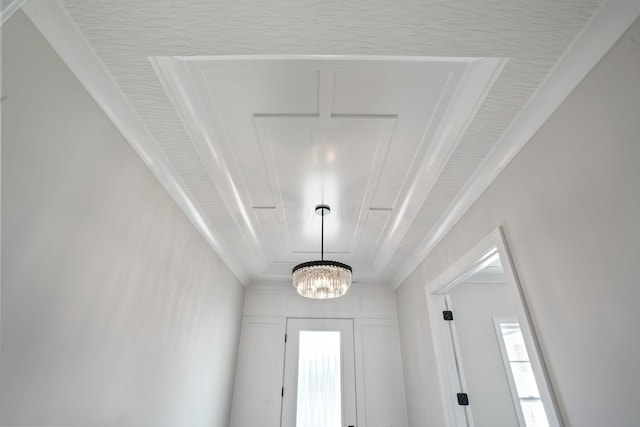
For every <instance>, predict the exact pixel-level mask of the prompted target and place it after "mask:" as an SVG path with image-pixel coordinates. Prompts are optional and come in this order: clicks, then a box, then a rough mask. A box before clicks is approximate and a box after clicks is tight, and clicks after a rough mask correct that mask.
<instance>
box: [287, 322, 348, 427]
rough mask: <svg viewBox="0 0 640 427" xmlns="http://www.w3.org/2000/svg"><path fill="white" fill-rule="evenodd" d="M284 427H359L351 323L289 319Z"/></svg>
mask: <svg viewBox="0 0 640 427" xmlns="http://www.w3.org/2000/svg"><path fill="white" fill-rule="evenodd" d="M281 426H282V427H349V426H356V386H355V366H354V350H353V320H352V319H294V318H290V319H287V343H286V350H285V363H284V380H283V396H282V420H281Z"/></svg>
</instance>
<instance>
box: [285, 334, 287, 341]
mask: <svg viewBox="0 0 640 427" xmlns="http://www.w3.org/2000/svg"><path fill="white" fill-rule="evenodd" d="M284 342H287V334H284Z"/></svg>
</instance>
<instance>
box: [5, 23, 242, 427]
mask: <svg viewBox="0 0 640 427" xmlns="http://www.w3.org/2000/svg"><path fill="white" fill-rule="evenodd" d="M2 32H3V49H2V53H3V56H4V57H3V61H2V63H3V67H4V68H3V70H2V77H3V88H4V95H5V96H6V99H5V101H4V102H3V105H2V115H3V117H2V122H3V127H2V324H1V333H2V354H1V361H0V425H68V426H71V425H96V426H97V425H109V426H116V425H154V426H160V425H170V426H187V425H188V426H198V425H203V426H204V425H207V426H225V425H228V422H229V417H230V408H231V397H232V390H233V378H234V370H235V363H236V355H237V346H238V342H239V329H240V324H241V319H242V317H241V316H242V306H243V298H244V288H243V287H242V285H241V284H240V283H239V282H238V280H237V279H236V278H235V277H234V276H233V275H232V274H231V272H230V271H229V270H228V269H227V268H226V266H225V265H224V264H223V263H222V261H221V260H220V258H219V257H218V256H217V255H216V254H215V253H214V252H213V250H212V249H211V248H210V247H209V246H208V245H207V243H206V242H205V241H204V240H203V239H202V237H201V236H200V235H199V234H198V232H197V231H196V230H195V228H194V227H193V226H192V224H191V223H190V222H189V221H188V219H187V218H186V217H185V216H184V215H183V213H182V212H181V211H180V210H179V209H178V207H177V206H176V205H175V203H174V202H173V201H172V199H171V198H170V197H169V196H168V194H167V193H166V191H165V190H164V189H163V188H162V186H161V185H160V184H159V183H158V182H157V180H156V179H155V178H154V177H153V175H152V174H151V173H150V172H149V170H148V169H147V168H146V167H145V165H144V164H143V162H142V161H141V160H140V159H139V158H138V157H137V155H136V154H135V153H134V152H133V151H132V149H131V148H130V147H129V145H128V144H127V142H126V141H125V140H124V139H123V137H122V136H121V135H120V134H119V133H118V131H117V130H116V129H115V128H114V126H113V125H112V124H111V123H110V122H109V120H108V119H107V117H106V116H105V114H104V113H103V112H102V111H101V110H100V109H99V107H98V106H97V105H96V104H95V103H94V102H93V100H92V99H91V97H90V96H89V94H88V93H87V92H86V91H85V90H84V89H83V88H82V86H81V85H80V84H79V83H78V82H77V81H76V79H75V78H74V77H73V75H72V74H71V73H70V71H69V70H68V69H67V68H66V67H65V65H64V64H63V63H62V62H61V60H60V59H59V58H58V57H57V56H56V54H55V53H54V52H53V51H52V49H51V48H50V47H49V46H48V45H47V43H46V42H45V40H44V39H43V38H42V37H41V35H40V34H39V33H37V31H36V30H35V29H34V27H33V26H32V25H31V23H30V22H29V21H28V19H27V18H26V17H25V16H24V15H23V14H22V13H21V12H17V13H16V14H15V15H14V16H12V17H11V18H10V19H9V21H7V22H6V23H5V24H4V25H3V27H2Z"/></svg>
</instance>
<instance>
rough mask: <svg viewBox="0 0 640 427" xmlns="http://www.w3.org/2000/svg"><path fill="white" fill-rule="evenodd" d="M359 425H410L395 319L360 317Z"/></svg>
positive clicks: (357, 324) (357, 334) (357, 333)
mask: <svg viewBox="0 0 640 427" xmlns="http://www.w3.org/2000/svg"><path fill="white" fill-rule="evenodd" d="M354 324H355V341H356V361H357V365H356V370H357V371H356V378H357V381H358V382H357V387H358V409H359V412H358V423H359V424H358V425H360V426H369V427H379V426H382V427H388V426H392V427H398V426H407V425H408V424H407V413H406V406H405V399H404V383H403V382H402V381H401V380H400V378H401V376H402V360H401V357H400V342H399V338H398V324H397V321H396V320H395V319H356V320H355V323H354Z"/></svg>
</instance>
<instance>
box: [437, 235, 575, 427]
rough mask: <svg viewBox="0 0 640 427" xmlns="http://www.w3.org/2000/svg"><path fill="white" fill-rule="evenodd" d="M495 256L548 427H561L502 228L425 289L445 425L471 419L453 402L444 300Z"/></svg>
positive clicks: (456, 426) (457, 426)
mask: <svg viewBox="0 0 640 427" xmlns="http://www.w3.org/2000/svg"><path fill="white" fill-rule="evenodd" d="M498 255H499V256H500V261H501V263H502V267H503V269H504V276H505V279H506V285H507V289H509V291H510V292H511V294H512V296H513V298H512V299H513V302H514V308H515V312H516V316H517V318H518V320H519V323H520V328H521V331H522V335H523V337H524V341H525V344H526V346H527V351H528V353H529V358H530V360H531V366H532V369H533V372H534V375H535V378H536V382H537V383H538V388H539V390H540V395H541V398H542V402H543V404H544V407H545V411H546V413H547V417H548V418H549V425H550V427H563V426H564V423H563V422H562V419H561V417H560V411H559V408H558V404H557V401H556V400H555V398H554V396H553V393H552V390H551V387H550V381H549V376H548V373H547V370H546V368H545V366H544V363H543V359H542V355H541V353H540V350H539V346H538V342H537V339H536V337H535V334H534V331H533V329H532V327H531V318H530V315H529V312H528V310H527V308H526V304H525V299H524V295H523V293H522V287H521V286H520V282H519V280H518V277H517V275H516V272H515V269H514V267H513V261H512V259H511V255H510V253H509V250H508V248H507V244H506V240H505V238H504V233H503V231H502V228H501V227H499V228H497V229H495V230H494V231H493V232H491V234H489V235H488V236H487V237H485V238H484V239H483V240H482V241H480V242H479V243H478V244H476V245H475V246H474V247H473V248H472V249H471V250H470V251H469V252H467V253H466V254H465V255H464V256H463V257H461V258H460V259H459V260H458V261H456V262H455V263H453V264H452V265H451V267H449V268H448V269H447V270H445V271H444V272H443V273H442V274H441V275H440V276H438V277H437V278H436V279H435V280H433V281H432V282H431V283H429V284H427V286H425V293H426V297H427V307H428V310H429V320H430V322H429V323H430V326H431V333H432V339H433V346H434V350H435V356H436V365H437V368H438V378H439V383H440V391H441V394H442V396H443V397H444V398H443V405H444V412H445V414H446V418H447V423H448V424H447V425H448V426H450V427H463V426H464V427H467V426H470V425H472V424H469V422H468V421H467V419H470V418H471V416H470V411H469V410H468V409H465V407H462V406H458V405H457V402H455V401H454V397H455V396H456V393H459V392H460V391H461V390H459V389H458V387H459V384H460V377H459V375H458V369H457V367H456V363H455V349H454V347H453V343H452V341H451V339H450V338H448V337H447V334H449V331H448V330H447V328H448V327H450V326H449V325H447V322H446V321H444V320H443V318H442V307H443V301H444V298H445V297H446V294H447V292H448V291H449V290H451V288H453V287H454V286H455V285H457V284H458V283H461V282H462V281H464V280H465V279H467V278H468V277H470V276H472V275H473V274H475V273H476V272H478V271H479V270H481V269H482V268H484V266H486V265H487V264H489V263H490V262H491V261H492V260H493V259H495V257H496V256H498ZM449 336H450V335H449ZM472 398H473V397H471V398H470V400H471V399H472ZM471 422H472V421H471Z"/></svg>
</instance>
